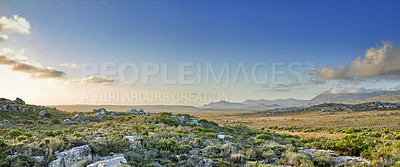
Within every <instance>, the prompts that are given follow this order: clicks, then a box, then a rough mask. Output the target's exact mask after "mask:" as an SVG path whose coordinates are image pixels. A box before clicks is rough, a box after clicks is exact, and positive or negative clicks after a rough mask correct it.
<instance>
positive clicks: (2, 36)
mask: <svg viewBox="0 0 400 167" xmlns="http://www.w3.org/2000/svg"><path fill="white" fill-rule="evenodd" d="M7 39H8V35H6V34H0V41H3V40H7Z"/></svg>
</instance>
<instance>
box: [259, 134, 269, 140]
mask: <svg viewBox="0 0 400 167" xmlns="http://www.w3.org/2000/svg"><path fill="white" fill-rule="evenodd" d="M255 138H256V139H260V140H271V139H272V137H271V136H270V135H269V134H267V133H263V134H260V135H257V136H256V137H255Z"/></svg>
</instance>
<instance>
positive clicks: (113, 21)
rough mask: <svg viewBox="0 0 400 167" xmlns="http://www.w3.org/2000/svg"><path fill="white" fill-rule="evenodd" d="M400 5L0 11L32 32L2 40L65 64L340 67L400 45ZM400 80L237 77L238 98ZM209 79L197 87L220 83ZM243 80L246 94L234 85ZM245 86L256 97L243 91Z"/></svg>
mask: <svg viewBox="0 0 400 167" xmlns="http://www.w3.org/2000/svg"><path fill="white" fill-rule="evenodd" d="M399 5H400V2H398V1H385V2H381V1H261V0H257V1H103V0H102V1H96V0H79V1H50V0H38V1H24V0H23V1H11V0H4V1H2V2H0V16H5V17H7V18H10V17H12V16H13V15H19V16H21V17H24V18H25V19H26V20H28V21H29V22H30V25H31V30H30V31H31V33H30V34H29V35H21V34H16V33H12V34H10V35H9V36H10V38H13V39H14V40H6V41H2V42H1V43H0V46H1V47H10V48H12V49H17V48H26V51H25V53H26V57H28V58H29V60H31V61H34V62H37V63H40V64H41V65H42V66H45V67H54V68H56V69H60V67H58V65H59V64H63V63H75V64H77V65H81V64H82V63H85V62H94V63H104V62H116V63H123V62H134V63H138V64H140V63H143V62H154V63H163V62H167V63H170V64H177V63H182V62H194V63H197V62H202V63H206V62H211V63H213V64H215V65H216V66H217V68H222V63H225V62H229V63H233V64H235V63H244V64H246V65H248V66H252V65H254V63H257V62H266V63H293V62H298V63H306V62H315V63H316V65H317V66H320V67H322V66H325V65H330V66H338V65H346V64H348V63H349V62H351V61H352V60H354V59H356V58H357V57H358V56H361V57H362V56H364V53H365V52H366V50H367V49H369V48H371V47H380V46H382V43H381V42H382V41H391V42H392V43H393V44H394V46H395V47H397V46H398V43H399V42H398V41H399V39H400V33H398V31H399V29H400V17H398V16H400V11H399V10H398V6H399ZM28 38H29V40H26V39H28ZM60 70H64V71H65V72H66V73H68V76H69V78H75V79H77V78H79V77H82V76H80V73H81V71H80V70H78V69H60ZM302 72H303V71H302ZM363 77H364V76H363ZM368 77H370V76H368ZM283 80H284V81H287V80H289V79H283ZM366 80H368V79H366ZM395 81H396V80H394V81H393V80H390V81H387V80H385V81H381V82H379V84H378V85H376V82H374V84H372V85H371V84H369V83H370V82H368V81H367V82H363V83H361V85H360V83H357V84H354V82H353V83H350V84H348V82H344V81H343V79H342V78H340V79H336V78H334V79H331V78H330V79H328V80H327V83H325V84H322V85H317V86H309V85H308V86H304V87H305V88H304V90H297V91H294V92H293V91H288V92H283V91H281V92H273V93H272V92H270V93H268V94H260V93H258V94H256V95H254V91H256V90H258V89H259V87H260V86H259V85H251V86H246V85H242V86H237V87H234V86H232V90H233V91H234V92H232V94H234V97H232V99H233V100H237V101H240V100H244V99H246V98H247V97H248V98H267V99H273V98H275V97H277V98H288V97H295V98H311V97H312V96H314V95H315V94H316V93H318V92H320V91H321V89H324V88H328V87H332V86H337V85H338V83H341V84H340V85H345V86H350V87H367V88H370V89H375V88H387V89H389V88H391V87H394V86H396V85H395V83H396V82H395ZM201 87H202V86H197V87H195V88H193V87H191V88H188V90H196V89H200V90H203V89H216V90H218V89H219V87H218V86H215V87H212V88H210V87H208V88H201ZM228 87H229V86H228ZM245 87H247V88H245ZM270 87H273V85H272V86H271V85H270ZM310 87H311V88H310ZM157 88H160V89H170V88H169V87H168V86H167V87H162V86H158V87H157ZM237 88H240V89H241V90H240V93H238V92H235V90H237ZM173 89H180V87H176V88H172V90H173ZM229 91H231V90H229ZM243 92H247V93H245V95H246V96H247V97H239V96H238V95H235V94H239V95H240V94H243ZM28 98H29V97H28ZM33 99H35V100H33V101H34V102H36V101H39V102H41V103H46V100H41V98H38V97H37V98H33ZM52 103H56V102H52ZM71 103H72V102H71ZM75 103H78V102H75Z"/></svg>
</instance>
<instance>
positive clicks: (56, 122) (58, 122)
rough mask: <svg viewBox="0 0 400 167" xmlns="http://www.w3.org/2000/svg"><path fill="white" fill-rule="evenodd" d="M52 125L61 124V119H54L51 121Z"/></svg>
mask: <svg viewBox="0 0 400 167" xmlns="http://www.w3.org/2000/svg"><path fill="white" fill-rule="evenodd" d="M51 123H53V124H60V123H61V121H60V120H59V119H57V118H53V119H52V120H51Z"/></svg>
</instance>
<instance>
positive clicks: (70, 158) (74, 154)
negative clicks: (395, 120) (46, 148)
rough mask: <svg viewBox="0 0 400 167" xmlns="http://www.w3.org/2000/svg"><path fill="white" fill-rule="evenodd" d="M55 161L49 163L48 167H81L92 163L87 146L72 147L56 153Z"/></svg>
mask: <svg viewBox="0 0 400 167" xmlns="http://www.w3.org/2000/svg"><path fill="white" fill-rule="evenodd" d="M56 156H57V159H56V160H54V161H52V162H50V163H49V167H61V166H69V167H81V166H83V165H84V164H85V163H87V162H90V161H92V159H93V157H92V155H91V150H90V147H89V145H83V146H79V147H74V148H71V149H69V150H66V151H63V152H61V153H56Z"/></svg>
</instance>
